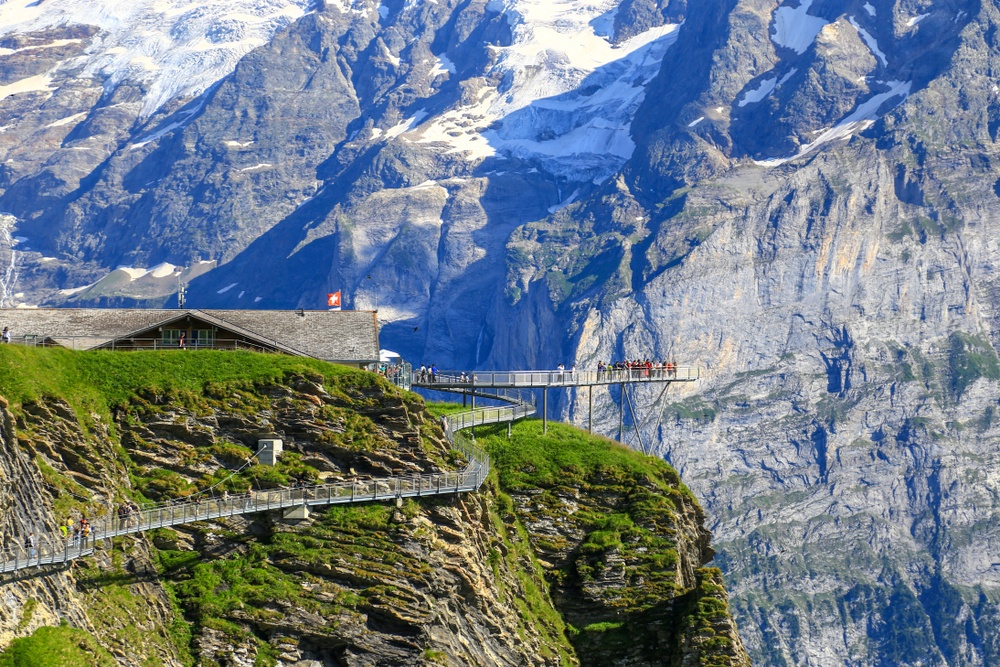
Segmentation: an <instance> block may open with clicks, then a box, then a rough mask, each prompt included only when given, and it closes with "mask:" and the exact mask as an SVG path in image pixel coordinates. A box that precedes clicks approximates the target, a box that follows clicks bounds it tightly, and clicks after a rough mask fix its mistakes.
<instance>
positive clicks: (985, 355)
mask: <svg viewBox="0 0 1000 667" xmlns="http://www.w3.org/2000/svg"><path fill="white" fill-rule="evenodd" d="M948 342H949V348H948V370H949V376H950V380H951V382H950V384H951V391H952V393H953V394H954V397H955V399H956V400H957V399H959V398H961V397H962V394H963V393H965V390H966V389H967V388H968V387H969V385H971V384H972V383H973V382H975V381H976V380H978V379H979V378H988V379H990V380H998V379H1000V359H998V358H997V353H996V350H994V349H993V346H992V345H991V344H990V342H989V341H988V340H987V339H985V338H983V337H982V336H973V335H969V334H967V333H964V332H962V331H956V332H955V333H953V334H952V335H951V336H950V337H949V341H948Z"/></svg>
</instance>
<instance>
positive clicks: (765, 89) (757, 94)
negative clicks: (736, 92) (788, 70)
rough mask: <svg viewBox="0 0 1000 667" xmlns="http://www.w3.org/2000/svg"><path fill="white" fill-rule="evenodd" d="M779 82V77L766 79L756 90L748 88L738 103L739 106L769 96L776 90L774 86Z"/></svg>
mask: <svg viewBox="0 0 1000 667" xmlns="http://www.w3.org/2000/svg"><path fill="white" fill-rule="evenodd" d="M777 83H778V77H774V78H772V79H764V80H763V81H761V82H760V86H759V87H758V88H757V89H756V90H748V91H747V92H746V93H744V94H743V99H742V100H740V101H739V102H738V103H737V106H741V107H745V106H746V105H748V104H751V103H753V102H760V101H761V100H762V99H764V98H765V97H767V96H768V95H770V94H771V92H772V91H774V87H775V86H776V85H777Z"/></svg>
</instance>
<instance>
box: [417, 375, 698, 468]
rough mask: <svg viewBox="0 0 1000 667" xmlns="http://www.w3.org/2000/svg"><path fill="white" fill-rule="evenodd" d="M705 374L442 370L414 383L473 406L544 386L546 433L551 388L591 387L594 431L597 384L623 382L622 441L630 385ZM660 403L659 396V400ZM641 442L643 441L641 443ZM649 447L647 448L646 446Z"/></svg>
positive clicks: (589, 414) (589, 415) (505, 399)
mask: <svg viewBox="0 0 1000 667" xmlns="http://www.w3.org/2000/svg"><path fill="white" fill-rule="evenodd" d="M700 377H701V372H700V369H698V368H697V367H696V366H678V365H676V364H669V365H667V366H663V365H661V366H655V367H653V368H645V367H639V368H608V369H603V370H596V369H587V370H580V369H569V370H552V371H470V372H465V371H439V372H438V373H436V374H431V373H429V372H428V373H421V372H419V371H413V372H412V374H411V377H410V386H411V387H419V388H421V389H430V390H434V391H449V392H455V393H461V394H464V395H465V396H467V397H469V398H471V399H472V407H473V408H475V407H476V397H477V396H479V397H480V398H489V399H493V400H499V401H503V402H507V403H514V402H523V401H521V399H520V398H519V397H518V400H517V401H514V400H511V398H510V396H509V392H510V391H512V390H521V389H540V390H541V391H542V432H543V433H544V432H546V431H547V430H548V412H549V410H548V407H549V401H548V390H549V389H567V388H575V387H587V408H588V412H587V430H588V431H590V432H593V430H594V390H593V388H594V387H598V386H607V385H615V384H616V385H620V391H619V394H618V396H619V399H618V440H619V442H621V439H622V430H623V425H624V415H625V403H626V401H627V402H628V404H629V409H630V410H631V412H632V418H633V420H635V414H636V410H635V407H634V406H633V405H632V399H631V398H630V397H629V396H628V393H627V392H626V391H625V386H626V385H640V384H664V385H665V386H664V388H663V391H661V393H660V396H661V397H662V396H663V392H665V391H666V388H667V387H668V386H670V384H672V383H674V382H695V381H697V380H698V379H700ZM485 390H494V391H495V392H496V395H488V394H485V393H484V391H485ZM656 402H657V403H659V399H657V401H656ZM640 444H641V443H640ZM644 449H645V448H644Z"/></svg>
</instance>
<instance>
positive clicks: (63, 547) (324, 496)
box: [0, 398, 535, 573]
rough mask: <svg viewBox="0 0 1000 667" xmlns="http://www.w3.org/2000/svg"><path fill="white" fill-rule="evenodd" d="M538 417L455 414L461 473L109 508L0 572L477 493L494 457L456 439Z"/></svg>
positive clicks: (451, 434)
mask: <svg viewBox="0 0 1000 667" xmlns="http://www.w3.org/2000/svg"><path fill="white" fill-rule="evenodd" d="M507 400H514V399H513V398H508V399H507ZM534 412H535V407H534V405H532V404H530V403H527V402H525V403H523V404H515V405H510V406H502V407H487V408H477V409H476V410H469V411H467V412H461V413H456V414H453V415H450V416H448V417H447V418H446V419H444V420H442V421H443V424H442V425H443V427H444V432H445V436H446V437H447V438H448V440H449V442H450V443H451V444H452V446H453V448H454V449H456V450H458V451H459V452H461V453H462V455H463V456H464V457H465V458H466V460H467V461H468V464H467V465H466V467H465V468H464V469H463V470H461V471H446V472H438V473H424V474H415V475H394V476H390V477H380V478H375V479H368V480H361V479H356V480H350V481H342V482H332V483H329V484H318V485H312V486H304V487H298V488H292V489H270V490H260V491H257V490H252V491H250V492H248V493H243V494H231V495H222V496H219V497H213V498H206V499H200V500H191V501H171V502H165V503H157V504H151V505H147V506H144V507H141V508H139V509H138V510H137V511H131V512H129V513H127V514H125V515H123V516H119V515H117V513H116V512H115V511H113V508H111V507H108V508H106V511H107V513H106V514H105V515H104V516H102V517H100V518H97V519H95V520H94V521H93V522H92V523H91V524H90V528H89V532H88V533H87V534H86V535H84V534H80V535H79V536H71V537H67V538H63V537H62V535H60V534H55V535H53V534H40V535H38V536H35V540H36V541H35V547H34V548H30V547H28V546H27V545H24V546H19V545H13V546H8V547H7V548H4V549H0V573H6V572H13V571H16V570H22V569H24V568H27V567H39V566H43V565H61V564H64V563H66V562H68V561H71V560H74V559H76V558H80V557H82V556H87V555H90V554H92V553H93V552H94V548H95V544H96V543H97V542H98V541H100V540H109V539H111V538H114V537H119V536H123V535H133V534H136V533H141V532H144V531H148V530H154V529H156V528H168V527H170V526H178V525H183V524H188V523H194V522H196V521H208V520H212V519H220V518H225V517H232V516H237V515H242V514H254V513H257V512H267V511H270V510H279V509H286V508H293V507H302V506H307V507H308V506H326V505H336V504H346V503H358V502H372V501H380V500H381V501H385V500H396V499H398V498H419V497H423V496H434V495H441V494H446V493H461V492H469V491H476V490H478V489H479V488H480V487H481V486H482V485H483V483H484V482H485V481H486V478H487V477H488V476H489V474H490V467H491V464H490V457H489V455H488V454H487V453H486V452H485V451H483V450H482V449H481V448H479V447H478V446H476V444H475V442H474V441H470V440H468V439H466V438H463V437H456V436H457V435H458V433H457V432H458V431H460V430H462V429H465V428H470V427H472V426H477V425H482V424H495V423H500V422H505V421H513V420H515V419H520V418H522V417H527V416H530V415H532V414H534ZM22 539H23V538H22Z"/></svg>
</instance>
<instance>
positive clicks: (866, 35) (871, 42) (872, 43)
mask: <svg viewBox="0 0 1000 667" xmlns="http://www.w3.org/2000/svg"><path fill="white" fill-rule="evenodd" d="M848 21H850V22H851V25H852V26H854V29H855V30H857V31H858V34H859V35H861V39H863V40H864V41H865V44H867V45H868V49H869V50H870V51H871V52H872V55H874V56H875V57H876V58H878V59H879V60H881V61H882V66H883V67H886V66H888V65H889V61H888V60H886V59H885V54H884V53H883V52H882V49H880V48H878V42H877V41H876V40H875V38H874V37H872V35H871V33H870V32H868V31H867V30H865V29H864V28H862V27H861V26H860V25H858V22H857V21H855V20H854V17H853V16H852V17H850V18H849V19H848Z"/></svg>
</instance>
